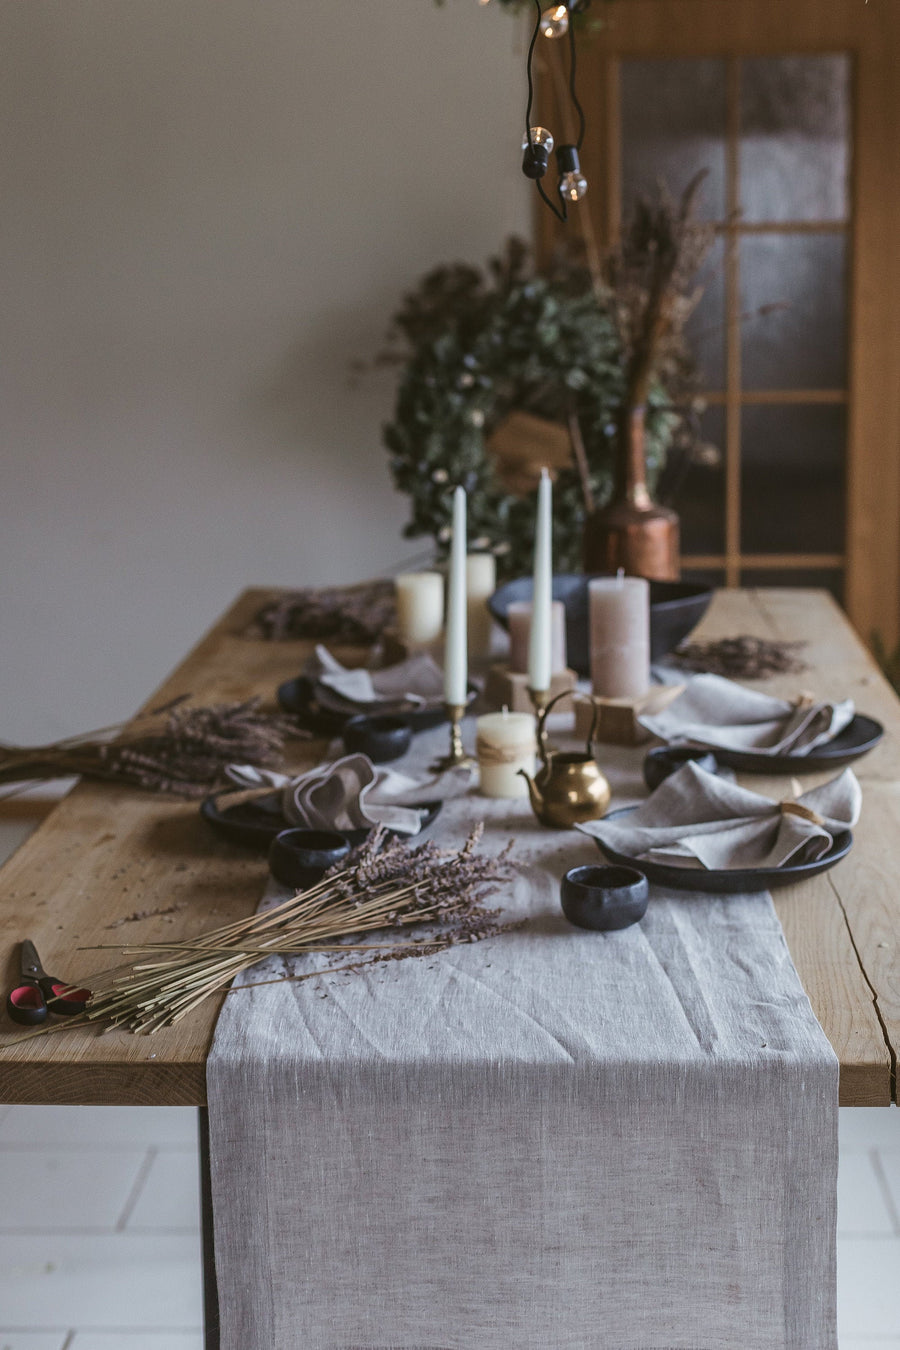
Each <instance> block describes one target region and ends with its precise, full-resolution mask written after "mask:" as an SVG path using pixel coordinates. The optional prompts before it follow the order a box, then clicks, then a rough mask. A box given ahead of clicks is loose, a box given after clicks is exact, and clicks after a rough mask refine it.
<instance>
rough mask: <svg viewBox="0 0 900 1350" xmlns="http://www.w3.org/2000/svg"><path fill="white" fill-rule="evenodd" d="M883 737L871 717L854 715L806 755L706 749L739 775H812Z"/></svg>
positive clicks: (856, 754)
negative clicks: (833, 736)
mask: <svg viewBox="0 0 900 1350" xmlns="http://www.w3.org/2000/svg"><path fill="white" fill-rule="evenodd" d="M883 735H884V727H883V726H882V725H881V723H880V722H876V721H875V718H874V717H864V716H863V714H862V713H857V714H856V716H855V717H854V718H853V720H852V721H851V722H849V723H848V724H847V726H845V727H844V730H843V731H842V732H841V734H840V735H839V736H835V738H834V740H833V741H829V742H828V744H827V745H820V746H817V747H816V749H815V750H813V751H811V752H810V754H808V755H763V754H760V752H759V751H758V750H723V749H721V748H720V747H719V746H716V747H715V748H711V749H710V753H711V754H713V755H715V757H716V759H717V760H718V762H719V764H725V765H727V767H728V768H729V769H740V770H741V771H742V772H743V773H803V772H804V771H806V772H808V773H814V772H816V771H817V770H820V769H822V770H828V769H839V768H840V767H841V766H842V765H843V764H849V763H850V761H851V760H854V759H859V757H860V755H865V754H868V752H869V751H870V750H874V749H875V746H876V745H877V744H878V742H879V741H880V740H881V738H882V736H883Z"/></svg>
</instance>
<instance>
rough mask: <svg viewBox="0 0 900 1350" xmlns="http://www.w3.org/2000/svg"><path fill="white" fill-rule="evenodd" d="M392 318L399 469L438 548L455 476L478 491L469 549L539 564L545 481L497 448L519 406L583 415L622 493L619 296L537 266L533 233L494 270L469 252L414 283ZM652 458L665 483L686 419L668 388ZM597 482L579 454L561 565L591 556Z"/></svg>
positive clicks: (569, 489)
mask: <svg viewBox="0 0 900 1350" xmlns="http://www.w3.org/2000/svg"><path fill="white" fill-rule="evenodd" d="M393 326H394V329H395V330H396V333H397V334H399V336H400V337H401V339H402V341H403V348H402V350H401V351H400V353H398V352H397V351H396V349H394V350H392V351H388V352H387V353H385V354H384V355H383V356H382V358H381V360H382V361H388V362H390V361H402V362H404V368H403V372H402V375H401V378H400V384H399V388H398V392H397V400H396V405H395V409H394V417H393V420H392V421H391V422H389V423H388V424H387V425H386V426H385V427H384V442H385V445H386V446H387V449H388V450H389V452H390V456H391V461H390V462H391V470H392V473H393V477H394V482H395V484H396V486H397V487H398V488H399V489H400V491H401V492H405V493H407V494H408V495H409V497H410V501H411V506H412V515H411V519H410V520H409V522H408V524H407V525H406V526H405V529H404V534H405V535H406V536H407V537H415V536H420V535H431V536H432V537H433V538H434V540H435V542H436V545H437V551H438V554H439V555H443V554H444V553H445V552H446V548H447V544H448V542H449V538H450V517H451V511H452V489H453V488H454V487H455V486H456V485H457V484H461V485H462V486H463V487H464V488H465V489H466V492H467V494H468V527H469V530H468V533H469V548H470V549H485V550H489V551H490V552H492V553H494V554H495V555H496V557H497V561H498V570H499V572H500V574H501V575H502V576H518V575H522V574H524V573H527V572H528V571H529V570H530V568H531V562H532V551H533V541H534V519H535V510H536V494H535V493H529V494H527V495H526V496H524V497H522V496H516V495H513V494H512V493H510V492H509V491H508V490H506V489H505V488H504V487H503V485H502V484H501V483H500V482H499V481H498V476H497V473H496V464H495V461H494V460H493V459H492V456H491V454H490V453H489V450H488V448H487V442H488V441H489V439H490V436H491V434H492V432H493V431H495V430H496V428H497V427H498V426H499V425H500V424H501V423H502V422H503V421H504V420H505V418H506V417H507V416H508V415H509V414H510V413H512V412H528V413H532V414H535V415H537V416H539V417H543V418H546V419H549V420H551V421H554V422H559V423H561V424H563V425H566V423H567V422H568V421H569V419H570V418H571V417H572V415H573V414H574V416H575V417H576V418H577V422H578V427H579V429H580V432H581V437H582V439H583V442H584V448H585V464H584V467H585V470H586V476H587V481H588V483H589V486H590V490H591V492H592V494H593V497H594V500H595V503H596V505H598V506H602V505H603V504H604V503H605V502H606V501H608V500H609V497H610V494H611V492H612V472H613V446H614V438H615V435H616V418H617V414H618V412H619V409H620V407H621V405H622V401H623V398H624V396H625V361H624V353H623V347H622V341H621V338H620V336H619V331H618V329H617V325H616V321H615V316H614V313H613V307H612V302H611V297H610V295H609V293H607V292H605V291H598V290H597V288H596V286H595V285H594V284H592V282H591V279H590V277H589V276H588V275H587V274H586V273H585V272H583V271H582V270H581V269H576V268H573V267H571V266H567V267H561V268H558V269H557V270H556V271H555V272H554V273H552V274H551V275H549V276H538V275H536V274H535V272H534V270H533V268H532V266H531V264H530V261H529V257H528V251H527V249H526V247H525V246H524V244H522V243H521V242H520V241H518V240H510V241H509V243H508V244H507V246H506V250H505V252H504V254H503V255H502V256H501V257H499V258H496V259H493V260H492V261H491V262H490V263H489V264H488V266H487V268H486V270H485V271H481V270H479V269H478V268H474V267H471V266H467V265H465V264H461V263H457V264H453V265H450V266H444V267H439V268H437V269H436V270H434V271H432V272H430V273H428V275H427V276H425V277H424V278H423V280H422V281H421V282H420V284H419V286H418V287H417V288H416V289H415V290H414V291H412V292H411V293H410V294H409V295H407V296H406V297H405V299H404V301H403V304H402V306H401V308H400V310H399V311H398V313H397V314H396V315H395V316H394V320H393ZM647 407H648V424H647V462H648V470H649V473H650V477H651V483H652V482H653V480H654V478H655V476H656V474H657V473H658V471H659V469H660V467H661V465H662V462H663V460H664V458H665V453H666V450H667V449H668V446H669V443H670V441H671V438H672V433H673V430H674V427H675V424H676V422H677V420H678V419H677V418H675V417H673V415H672V412H671V404H670V402H669V399H668V397H667V394H666V392H665V390H664V389H663V388H662V386H661V385H660V384H658V383H657V384H655V385H654V386H653V387H652V388H651V390H650V394H649V397H648V401H647ZM584 518H585V491H584V484H583V482H582V479H581V477H580V476H579V472H578V469H577V467H576V465H575V463H573V464H572V466H571V467H567V468H564V469H562V470H560V471H559V472H558V474H557V477H556V482H555V484H554V492H553V556H554V561H555V566H556V569H557V570H558V571H578V570H580V567H581V535H582V526H583V523H584Z"/></svg>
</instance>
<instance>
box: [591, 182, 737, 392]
mask: <svg viewBox="0 0 900 1350" xmlns="http://www.w3.org/2000/svg"><path fill="white" fill-rule="evenodd" d="M705 177H706V170H703V171H702V172H700V173H698V174H697V175H695V177H694V178H692V179H691V181H690V183H689V184H688V186H687V187H686V188H685V190H684V192H683V193H682V195H681V197H680V198H679V199H678V200H675V199H674V198H673V197H672V196H671V195H670V194H669V192H668V191H667V190H666V189H665V188H664V187H663V186H661V187H660V189H659V196H658V200H656V201H651V200H650V199H649V198H645V197H641V198H639V199H638V201H637V203H636V205H635V208H634V213H633V215H632V217H631V219H630V221H629V222H628V225H627V227H626V230H625V233H624V235H623V238H622V242H621V244H620V245H619V247H618V248H617V249H616V250H614V251H613V252H612V253H611V254H610V256H609V258H608V260H607V264H606V267H607V279H608V282H609V285H610V288H611V293H612V302H613V312H614V314H615V318H616V324H617V327H618V329H619V334H620V337H621V340H622V346H623V348H624V355H625V370H626V390H625V400H624V409H625V411H626V412H630V410H631V409H633V408H638V407H641V406H643V405H644V404H645V403H646V402H647V397H648V394H649V392H650V387H651V384H652V383H653V381H654V380H661V381H662V383H663V384H664V385H665V386H666V387H667V388H668V389H669V390H670V391H671V390H677V389H678V388H679V386H681V385H683V384H684V383H685V382H686V380H687V376H688V372H689V371H690V370H691V369H692V362H691V361H690V359H689V357H688V352H687V349H686V347H685V344H684V340H683V336H682V335H683V332H684V325H685V324H686V323H687V320H688V318H689V317H690V315H691V313H692V311H693V310H694V308H695V307H696V305H697V302H698V300H699V299H700V296H701V294H702V290H703V288H702V286H698V285H697V284H696V277H697V273H698V272H699V270H700V267H701V266H702V264H703V262H704V260H705V258H706V256H707V254H708V253H709V250H710V248H711V247H712V243H713V238H714V234H713V230H712V227H711V226H708V225H704V224H701V223H700V222H699V221H698V219H697V214H696V204H697V195H698V193H699V191H700V187H701V184H702V182H703V180H704V178H705Z"/></svg>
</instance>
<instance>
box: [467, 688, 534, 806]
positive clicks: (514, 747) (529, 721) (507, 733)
mask: <svg viewBox="0 0 900 1350" xmlns="http://www.w3.org/2000/svg"><path fill="white" fill-rule="evenodd" d="M475 732H476V740H475V754H476V755H477V757H478V768H479V770H480V771H481V793H482V795H483V796H485V797H527V796H528V784H527V783H526V782H525V779H524V778H522V777H521V775H520V774H519V770H520V769H524V770H525V771H526V773H529V774H534V770H535V755H536V753H537V739H536V736H535V721H534V715H533V714H532V713H511V712H507V710H506V709H505V708H504V709H503V712H498V713H485V714H484V716H483V717H479V718H478V719H477V721H476V723H475Z"/></svg>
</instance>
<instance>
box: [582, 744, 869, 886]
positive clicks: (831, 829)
mask: <svg viewBox="0 0 900 1350" xmlns="http://www.w3.org/2000/svg"><path fill="white" fill-rule="evenodd" d="M861 802H862V792H861V790H860V786H859V783H858V782H857V780H856V777H855V775H854V773H853V771H852V770H851V769H844V771H843V773H840V774H838V776H837V777H836V778H832V779H831V781H830V782H828V783H825V784H823V785H822V787H817V788H813V789H812V790H811V791H809V792H804V793H803V795H802V796H801V797H798V798H797V800H796V801H785V802H773V801H772V800H771V799H770V798H769V797H763V796H761V795H760V794H759V793H757V792H749V791H748V790H747V789H746V788H742V787H738V785H737V784H736V783H728V782H725V781H724V780H723V779H722V778H720V777H718V776H717V775H716V774H711V773H707V772H706V770H705V769H701V768H700V767H699V765H697V764H695V763H693V762H689V763H687V764H685V765H684V766H683V767H682V768H680V769H679V770H678V771H677V772H676V773H673V774H671V775H670V777H668V778H666V779H665V780H664V782H662V783H661V784H660V785H659V787H658V788H657V789H656V791H655V792H654V793H653V794H652V795H651V796H650V797H648V798H647V800H646V801H645V802H644V803H643V805H641V806H639V807H638V808H637V810H636V811H633V812H631V813H630V814H629V815H627V816H622V817H620V818H615V817H613V818H612V819H607V820H590V821H587V822H586V823H585V824H583V825H579V826H578V829H579V830H581V831H583V833H585V834H590V835H592V836H594V837H595V838H597V839H599V840H600V841H601V842H602V843H604V844H607V845H608V846H609V847H610V848H612V849H614V850H615V851H616V852H617V853H624V854H626V855H628V856H629V857H631V858H637V859H646V860H648V861H652V862H669V863H674V864H676V865H678V866H684V867H707V868H710V869H716V870H719V869H727V870H733V869H740V868H747V867H784V866H786V865H787V864H788V863H793V864H798V863H805V862H815V861H816V859H818V858H822V857H824V855H825V854H826V853H828V851H829V850H830V849H831V847H832V845H833V843H834V835H835V833H836V832H838V831H841V830H846V829H848V828H849V827H850V826H852V825H855V824H856V821H857V820H858V819H859V811H860V805H861Z"/></svg>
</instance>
